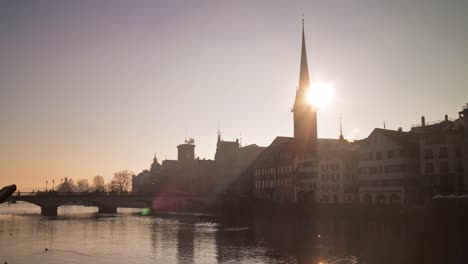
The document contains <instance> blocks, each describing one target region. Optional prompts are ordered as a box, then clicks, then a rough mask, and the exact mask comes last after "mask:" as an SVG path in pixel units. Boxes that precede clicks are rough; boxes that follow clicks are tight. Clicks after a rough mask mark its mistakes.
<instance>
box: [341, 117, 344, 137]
mask: <svg viewBox="0 0 468 264" xmlns="http://www.w3.org/2000/svg"><path fill="white" fill-rule="evenodd" d="M340 140H344V137H343V127H342V126H341V114H340Z"/></svg>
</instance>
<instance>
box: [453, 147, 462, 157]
mask: <svg viewBox="0 0 468 264" xmlns="http://www.w3.org/2000/svg"><path fill="white" fill-rule="evenodd" d="M455 156H456V157H457V158H461V157H462V150H461V148H457V149H456V150H455Z"/></svg>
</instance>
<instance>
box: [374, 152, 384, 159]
mask: <svg viewBox="0 0 468 264" xmlns="http://www.w3.org/2000/svg"><path fill="white" fill-rule="evenodd" d="M375 159H376V160H382V152H376V153H375Z"/></svg>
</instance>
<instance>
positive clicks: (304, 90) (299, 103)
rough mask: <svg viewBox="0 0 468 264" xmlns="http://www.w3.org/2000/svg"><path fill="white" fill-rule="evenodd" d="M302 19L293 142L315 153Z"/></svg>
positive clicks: (313, 111) (313, 113) (314, 118)
mask: <svg viewBox="0 0 468 264" xmlns="http://www.w3.org/2000/svg"><path fill="white" fill-rule="evenodd" d="M304 31H305V29H304V18H302V49H301V65H300V71H299V88H298V89H297V90H296V97H295V99H294V106H293V109H292V112H293V115H294V140H295V141H296V142H297V144H298V146H300V148H304V149H307V151H309V150H310V151H312V152H314V153H315V152H316V149H317V111H316V108H315V107H313V106H312V105H311V104H310V103H309V100H308V90H309V86H310V80H309V65H308V63H307V52H306V43H305V33H304Z"/></svg>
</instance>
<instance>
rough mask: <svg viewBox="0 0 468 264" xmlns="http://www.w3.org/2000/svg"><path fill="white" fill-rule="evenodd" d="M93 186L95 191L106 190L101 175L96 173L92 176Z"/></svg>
mask: <svg viewBox="0 0 468 264" xmlns="http://www.w3.org/2000/svg"><path fill="white" fill-rule="evenodd" d="M93 188H94V191H96V192H104V191H105V190H106V185H105V183H104V177H102V176H101V175H96V176H94V178H93Z"/></svg>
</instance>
